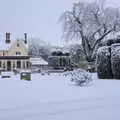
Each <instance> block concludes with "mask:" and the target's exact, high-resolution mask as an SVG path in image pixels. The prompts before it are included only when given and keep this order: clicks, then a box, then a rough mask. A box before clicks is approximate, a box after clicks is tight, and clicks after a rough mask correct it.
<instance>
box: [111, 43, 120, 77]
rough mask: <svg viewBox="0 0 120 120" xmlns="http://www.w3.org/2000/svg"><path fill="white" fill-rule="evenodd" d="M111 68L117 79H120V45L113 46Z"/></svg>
mask: <svg viewBox="0 0 120 120" xmlns="http://www.w3.org/2000/svg"><path fill="white" fill-rule="evenodd" d="M111 67H112V73H113V76H114V78H115V79H120V43H117V44H113V45H112V46H111Z"/></svg>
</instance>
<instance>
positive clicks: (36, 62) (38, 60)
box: [30, 57, 48, 65]
mask: <svg viewBox="0 0 120 120" xmlns="http://www.w3.org/2000/svg"><path fill="white" fill-rule="evenodd" d="M30 62H31V64H32V65H48V62H47V61H45V60H44V59H43V58H41V57H39V58H30Z"/></svg>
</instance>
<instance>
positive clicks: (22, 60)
mask: <svg viewBox="0 0 120 120" xmlns="http://www.w3.org/2000/svg"><path fill="white" fill-rule="evenodd" d="M21 69H23V60H21Z"/></svg>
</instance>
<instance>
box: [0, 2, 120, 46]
mask: <svg viewBox="0 0 120 120" xmlns="http://www.w3.org/2000/svg"><path fill="white" fill-rule="evenodd" d="M74 1H78V0H0V40H1V39H2V40H3V38H4V35H5V32H11V37H12V38H14V39H15V38H17V37H20V38H21V37H22V36H23V34H24V32H27V33H28V35H29V37H37V38H40V39H42V40H44V41H46V42H47V43H50V44H56V45H61V44H62V43H63V40H62V39H61V36H62V29H61V24H60V23H59V17H60V15H61V14H62V13H63V12H64V11H65V10H66V9H68V8H71V7H72V3H73V2H74ZM84 1H92V0H84ZM107 4H109V5H111V6H117V7H118V6H119V5H120V0H108V1H107Z"/></svg>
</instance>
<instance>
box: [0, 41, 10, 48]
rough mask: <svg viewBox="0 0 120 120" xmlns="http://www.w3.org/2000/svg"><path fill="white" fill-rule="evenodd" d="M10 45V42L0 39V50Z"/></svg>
mask: <svg viewBox="0 0 120 120" xmlns="http://www.w3.org/2000/svg"><path fill="white" fill-rule="evenodd" d="M10 47H11V43H7V44H6V43H5V41H0V50H8V49H9V48H10Z"/></svg>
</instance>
